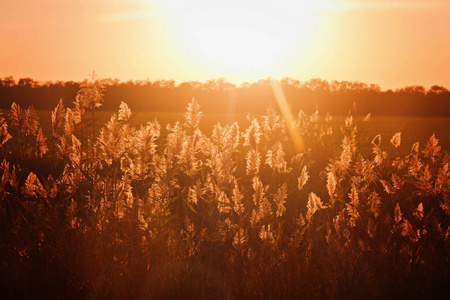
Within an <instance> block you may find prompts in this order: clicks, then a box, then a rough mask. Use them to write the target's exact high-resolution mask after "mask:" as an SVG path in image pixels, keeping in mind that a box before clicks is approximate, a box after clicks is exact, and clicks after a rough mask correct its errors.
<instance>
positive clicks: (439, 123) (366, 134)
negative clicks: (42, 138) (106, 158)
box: [4, 111, 450, 154]
mask: <svg viewBox="0 0 450 300" xmlns="http://www.w3.org/2000/svg"><path fill="white" fill-rule="evenodd" d="M4 113H5V114H6V112H4ZM114 113H117V112H113V111H101V112H95V119H96V124H99V125H103V124H105V123H106V122H107V121H108V120H109V119H110V118H111V116H112V115H113V114H114ZM38 115H39V120H40V122H41V126H42V128H43V130H44V132H46V133H50V132H51V111H38ZM256 117H258V119H259V120H261V116H256ZM155 118H156V119H157V120H158V122H159V123H160V124H161V127H162V128H161V137H162V138H164V137H165V136H166V135H167V130H166V125H167V124H172V125H173V124H174V123H175V122H177V121H179V122H180V123H182V122H183V121H184V114H183V113H167V112H138V113H135V114H133V116H132V119H131V122H130V124H131V125H132V126H139V125H145V124H146V123H147V122H149V121H152V120H154V119H155ZM320 118H321V119H322V120H323V119H324V116H321V117H320ZM361 119H362V117H357V118H356V121H357V124H358V128H359V129H358V131H359V134H360V142H361V143H362V145H363V146H365V145H367V146H369V147H370V142H371V141H372V139H373V138H374V137H375V136H376V135H377V134H381V136H382V139H383V143H385V145H386V146H387V147H389V145H388V144H389V140H390V139H391V137H392V136H393V135H394V134H395V133H397V132H401V133H402V143H401V145H400V147H399V149H397V150H398V152H397V153H398V154H405V153H408V152H409V151H410V150H411V146H412V145H413V144H414V143H415V142H419V143H420V145H425V143H426V142H427V141H428V139H429V138H430V136H431V135H433V134H435V135H436V138H437V139H439V144H440V145H441V146H442V148H443V149H444V150H449V149H450V118H417V117H411V118H407V117H371V118H370V121H369V122H362V121H361ZM235 121H236V122H238V123H239V127H240V129H241V131H243V130H245V129H246V128H247V127H248V126H249V125H250V122H249V121H248V119H247V116H246V115H228V114H205V115H204V116H203V117H202V120H201V122H200V125H199V128H200V130H201V131H202V132H203V133H204V134H206V135H207V136H209V135H211V132H212V129H213V127H214V125H215V124H217V123H219V122H220V123H221V124H222V125H224V124H232V123H233V122H235ZM344 121H345V117H334V118H333V121H332V126H333V131H334V132H339V130H340V127H341V126H343V124H344ZM98 128H101V127H100V126H98ZM335 142H336V143H337V144H340V142H341V139H340V138H339V137H338V138H336V139H335Z"/></svg>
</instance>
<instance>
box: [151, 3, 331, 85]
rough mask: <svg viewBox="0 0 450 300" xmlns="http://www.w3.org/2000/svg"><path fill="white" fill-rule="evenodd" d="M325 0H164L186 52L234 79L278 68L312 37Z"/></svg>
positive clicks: (270, 72)
mask: <svg viewBox="0 0 450 300" xmlns="http://www.w3.org/2000/svg"><path fill="white" fill-rule="evenodd" d="M327 3H328V4H329V3H331V2H325V1H317V0H315V1H306V0H303V1H301V0H300V1H286V0H279V1H249V0H240V1H236V0H228V1H222V0H219V1H208V0H195V1H186V0H180V1H176V0H161V1H159V2H158V5H159V6H160V7H161V9H162V11H163V14H164V16H165V17H166V18H167V20H168V21H169V24H170V26H171V28H172V29H173V32H174V35H175V37H176V39H177V40H178V42H179V43H180V45H181V47H180V48H181V51H183V55H187V56H188V57H189V58H190V59H192V60H193V61H195V62H196V63H198V64H201V65H202V66H203V67H204V68H209V69H210V70H211V71H214V73H216V74H221V75H222V76H224V77H227V78H229V79H231V80H237V81H248V80H255V79H260V78H265V77H267V76H276V74H277V72H278V71H280V70H282V69H283V67H285V66H286V65H288V64H289V63H290V62H291V61H292V59H293V58H294V57H295V56H298V55H301V54H302V51H305V49H306V48H307V46H308V43H309V42H310V40H311V39H312V37H313V35H314V33H315V29H316V27H317V26H316V25H317V21H318V14H319V12H320V11H322V10H323V9H324V8H326V6H327V5H326V4H327Z"/></svg>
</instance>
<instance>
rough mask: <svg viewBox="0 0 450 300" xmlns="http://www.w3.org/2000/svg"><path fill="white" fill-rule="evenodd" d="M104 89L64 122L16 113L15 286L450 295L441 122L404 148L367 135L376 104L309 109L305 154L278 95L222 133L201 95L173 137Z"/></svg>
mask: <svg viewBox="0 0 450 300" xmlns="http://www.w3.org/2000/svg"><path fill="white" fill-rule="evenodd" d="M101 95H102V87H101V83H100V82H98V81H91V82H90V83H88V84H86V85H85V86H83V88H82V90H81V91H80V92H79V94H78V96H77V98H76V100H75V102H74V105H73V107H72V108H66V107H64V106H63V104H62V102H60V104H59V105H58V106H57V107H56V108H55V110H54V112H53V113H52V115H51V119H52V134H51V135H48V136H44V134H43V132H42V130H41V129H40V125H39V120H38V118H37V115H36V113H35V111H34V109H33V108H32V107H30V108H28V109H25V110H24V109H22V108H20V107H19V106H18V105H16V104H13V105H12V107H11V111H10V113H9V114H5V115H4V116H3V117H2V118H1V119H0V151H1V160H2V163H1V165H0V169H1V171H0V175H1V182H0V223H1V224H0V235H1V241H2V243H0V287H1V289H2V291H4V294H3V295H6V298H31V297H39V298H54V297H57V298H91V297H94V298H120V299H122V298H157V299H160V298H199V297H201V298H214V299H216V298H226V299H234V298H261V297H265V298H344V297H345V298H348V297H350V298H364V299H366V298H385V297H394V296H401V297H402V298H404V297H414V298H417V297H420V298H423V297H438V296H442V295H450V291H449V287H448V286H449V285H448V279H447V278H449V277H448V276H449V275H450V274H449V273H450V261H449V259H450V255H449V254H450V252H449V251H450V243H449V233H450V232H449V231H450V199H449V197H450V170H449V161H450V157H449V155H448V154H447V153H446V152H444V151H442V149H441V147H440V146H439V144H438V140H437V138H436V137H435V136H434V135H433V136H432V137H431V138H430V139H429V141H428V143H427V144H426V145H424V146H421V145H419V144H418V143H416V144H414V145H411V151H410V153H408V154H407V155H402V156H400V155H392V154H389V153H394V154H395V153H398V152H396V148H397V147H399V146H400V144H401V134H400V133H397V134H395V135H394V136H393V137H382V136H380V135H377V136H375V137H374V138H373V141H372V142H371V144H370V143H369V144H367V143H366V144H364V143H363V142H362V141H360V140H359V139H358V134H359V133H358V124H357V123H360V122H368V121H369V120H368V118H364V119H362V118H361V119H358V118H353V117H352V116H351V115H349V116H348V117H347V118H346V120H345V123H344V124H343V125H342V128H341V130H340V132H336V130H334V129H333V127H332V126H331V119H332V118H331V116H330V115H327V116H326V117H325V118H323V117H319V115H318V112H316V113H314V114H312V115H309V116H307V115H305V114H304V113H303V112H300V113H299V116H298V119H297V122H296V124H294V125H295V126H296V131H297V132H298V133H299V134H300V135H301V136H302V138H303V142H304V145H305V150H304V151H302V152H301V153H296V152H295V151H294V150H293V147H292V146H291V141H290V138H289V135H288V134H287V126H291V124H285V122H284V120H283V118H282V117H280V116H279V115H277V113H276V112H275V111H274V110H273V109H268V111H267V114H266V115H265V116H263V117H262V118H261V119H259V120H258V119H257V118H251V117H250V118H249V126H248V128H246V129H245V130H241V129H240V128H239V125H238V124H237V123H234V124H232V125H224V126H222V125H221V124H217V125H215V127H214V130H213V133H212V135H211V136H210V137H207V136H205V135H204V134H203V133H202V132H201V130H200V129H199V124H200V122H201V117H202V113H201V111H200V107H199V105H198V104H197V102H196V101H195V100H193V101H192V102H191V103H190V104H189V106H188V108H187V112H186V114H185V120H184V121H183V122H182V123H180V122H176V123H175V124H172V125H169V126H168V127H167V130H168V131H169V134H168V135H167V136H166V137H165V138H164V139H160V133H161V127H160V125H159V123H158V122H157V121H156V120H154V121H151V122H148V123H147V124H145V125H143V126H140V127H139V128H134V127H133V126H131V125H130V119H131V118H132V112H131V111H130V109H129V108H128V106H127V105H126V104H125V103H122V104H121V105H120V108H119V111H118V114H115V115H113V116H112V117H111V120H110V121H109V122H107V123H106V124H96V123H95V115H94V109H95V108H97V107H99V106H100V105H101V99H102V97H101ZM86 110H88V111H90V112H88V113H86ZM5 118H6V119H5ZM369 124H370V123H369ZM96 126H97V128H98V126H101V129H100V132H99V134H96V132H97V130H96V128H95V127H96ZM366 126H370V125H366ZM337 138H338V139H339V140H340V141H341V143H340V145H339V146H337V147H332V146H330V145H335V144H336V143H335V140H336V139H337ZM368 146H370V148H371V149H372V151H371V152H368V151H366V150H365V151H361V150H360V149H361V148H364V149H367V148H368Z"/></svg>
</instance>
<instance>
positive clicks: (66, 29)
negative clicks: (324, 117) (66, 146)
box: [0, 0, 450, 89]
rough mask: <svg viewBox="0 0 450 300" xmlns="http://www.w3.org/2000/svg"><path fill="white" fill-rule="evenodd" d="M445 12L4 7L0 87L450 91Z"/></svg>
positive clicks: (112, 4) (425, 6) (394, 7)
mask: <svg viewBox="0 0 450 300" xmlns="http://www.w3.org/2000/svg"><path fill="white" fill-rule="evenodd" d="M449 36H450V3H448V1H418V0H395V1H387V0H369V1H356V0H340V1H338V0H319V1H318V0H316V1H311V0H303V1H287V0H279V1H249V0H241V1H235V0H228V1H223V0H219V1H205V0H191V1H177V0H165V1H164V0H154V1H151V0H131V1H127V2H123V1H119V0H91V1H88V0H67V1H51V0H43V1H30V0H16V1H3V2H2V3H1V4H0V40H1V41H2V47H1V48H0V77H6V76H14V77H15V78H22V77H31V78H34V79H37V80H53V81H56V80H64V81H65V80H75V81H79V80H82V79H84V78H86V77H87V76H88V74H89V73H90V72H91V71H92V70H93V69H95V70H96V72H97V73H98V75H99V76H100V77H104V78H108V77H109V78H118V79H120V80H128V79H132V80H139V79H146V78H148V79H150V80H152V81H154V80H160V79H173V80H176V81H177V82H184V81H206V80H208V79H213V78H221V77H222V78H226V79H227V80H229V81H230V82H233V83H236V84H239V83H243V82H248V81H249V82H251V81H256V80H258V79H264V78H267V77H269V76H271V77H274V78H277V79H280V78H283V77H291V78H295V79H298V80H301V81H307V80H309V79H310V78H322V79H325V80H329V81H331V80H339V81H343V80H347V81H361V82H366V83H374V84H378V85H380V86H381V88H383V89H390V88H399V87H403V86H407V85H423V86H425V87H429V86H431V85H434V84H438V85H444V86H447V87H448V86H450V72H449V70H450V52H449V51H448V49H450V39H449V38H448V37H449Z"/></svg>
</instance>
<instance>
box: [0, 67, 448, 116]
mask: <svg viewBox="0 0 450 300" xmlns="http://www.w3.org/2000/svg"><path fill="white" fill-rule="evenodd" d="M102 81H103V84H104V85H105V87H106V88H105V90H104V99H105V102H104V104H103V107H102V110H105V111H111V110H116V109H117V107H119V105H120V103H121V102H122V101H125V102H127V103H128V104H129V106H130V107H131V108H132V109H133V110H134V111H155V112H169V111H170V112H182V111H183V108H184V107H185V106H186V104H187V103H188V102H189V101H190V99H192V98H195V99H196V100H197V101H198V102H199V103H200V105H201V106H202V108H203V110H204V112H205V113H223V112H233V113H242V114H245V113H248V112H251V113H264V112H265V109H266V108H267V107H268V106H273V107H274V108H277V107H278V105H277V102H276V99H275V96H274V93H273V90H272V85H273V81H272V80H270V79H264V80H259V81H257V82H252V83H243V84H241V85H239V86H238V85H235V84H233V83H230V82H228V81H227V80H225V79H223V78H219V79H212V80H208V81H206V82H199V81H189V82H182V83H180V84H176V83H175V81H174V80H157V81H150V80H137V81H131V80H130V81H126V82H121V81H120V80H118V79H102ZM82 84H83V82H75V81H65V82H64V81H56V82H50V81H48V82H40V81H37V80H34V79H32V78H20V79H19V80H15V79H14V78H13V77H11V76H10V77H5V78H0V100H1V101H0V109H9V108H10V107H11V104H12V103H13V102H16V103H17V104H20V105H21V106H23V107H28V106H30V105H33V106H34V107H35V108H36V109H38V110H51V109H53V108H54V107H55V106H56V105H57V104H58V102H59V100H60V99H62V100H63V102H64V104H65V105H70V104H71V103H72V102H73V101H74V99H75V96H76V94H77V91H78V90H79V88H80V86H81V85H82ZM276 84H279V85H280V86H281V87H282V89H283V91H284V94H285V96H286V98H287V100H288V103H289V105H290V106H291V108H292V110H293V111H299V110H303V111H305V112H307V113H311V112H313V111H315V110H316V109H317V107H318V108H319V109H320V111H322V112H330V113H331V114H335V115H345V114H347V112H348V109H349V107H352V106H353V103H356V105H357V108H358V114H367V113H371V114H372V115H378V116H423V117H449V116H450V91H449V90H448V89H447V88H446V87H444V86H439V85H434V86H431V87H430V88H429V89H426V88H425V87H423V86H407V87H403V88H399V89H395V90H391V89H390V90H382V89H381V88H380V86H378V85H375V84H366V83H361V82H350V81H327V80H323V79H311V80H309V81H299V80H295V79H292V78H284V79H281V80H280V81H276Z"/></svg>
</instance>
